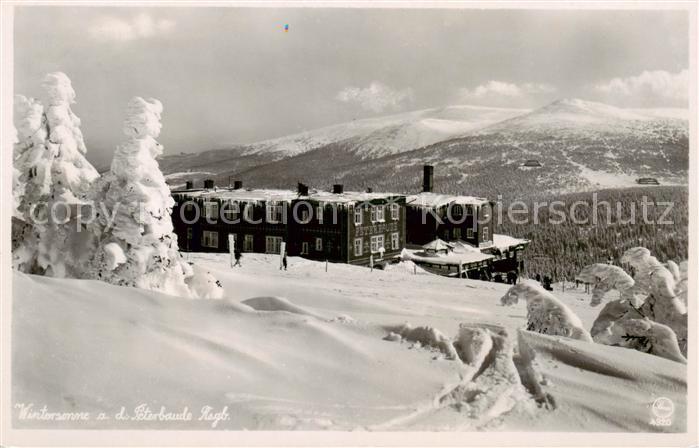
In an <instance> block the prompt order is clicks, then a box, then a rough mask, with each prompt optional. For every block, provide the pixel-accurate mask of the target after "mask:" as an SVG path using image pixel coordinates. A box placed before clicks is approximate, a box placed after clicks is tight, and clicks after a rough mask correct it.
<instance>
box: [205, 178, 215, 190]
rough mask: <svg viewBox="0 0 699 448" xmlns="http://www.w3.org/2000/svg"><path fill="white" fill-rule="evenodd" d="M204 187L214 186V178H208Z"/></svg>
mask: <svg viewBox="0 0 699 448" xmlns="http://www.w3.org/2000/svg"><path fill="white" fill-rule="evenodd" d="M204 188H214V180H213V179H206V180H205V181H204Z"/></svg>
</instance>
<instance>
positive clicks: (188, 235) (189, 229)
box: [187, 227, 192, 240]
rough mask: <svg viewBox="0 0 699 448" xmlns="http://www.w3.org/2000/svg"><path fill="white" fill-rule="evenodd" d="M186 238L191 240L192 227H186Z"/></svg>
mask: <svg viewBox="0 0 699 448" xmlns="http://www.w3.org/2000/svg"><path fill="white" fill-rule="evenodd" d="M187 239H188V240H191V239H192V228H191V227H187Z"/></svg>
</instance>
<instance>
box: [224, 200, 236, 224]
mask: <svg viewBox="0 0 699 448" xmlns="http://www.w3.org/2000/svg"><path fill="white" fill-rule="evenodd" d="M239 214H240V205H238V203H237V202H231V201H228V202H226V203H225V204H224V206H223V221H224V222H226V223H233V222H234V221H237V220H238V215H239Z"/></svg>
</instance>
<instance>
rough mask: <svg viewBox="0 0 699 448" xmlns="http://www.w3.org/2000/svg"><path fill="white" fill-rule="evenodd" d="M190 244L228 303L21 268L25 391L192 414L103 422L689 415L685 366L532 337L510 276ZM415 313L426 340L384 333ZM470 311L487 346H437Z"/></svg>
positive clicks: (523, 421) (50, 402) (611, 425)
mask: <svg viewBox="0 0 699 448" xmlns="http://www.w3.org/2000/svg"><path fill="white" fill-rule="evenodd" d="M190 258H191V260H192V261H195V262H196V263H197V264H199V265H200V266H202V267H205V268H207V269H209V270H210V271H211V272H212V273H213V274H214V275H215V276H216V277H217V278H219V279H220V280H221V282H222V283H223V284H224V286H225V288H226V290H227V292H228V295H227V298H226V299H223V300H220V301H203V300H195V301H188V300H183V299H179V298H176V297H170V296H164V295H160V294H156V293H152V292H146V291H141V290H136V289H127V288H121V287H115V286H110V285H107V284H104V283H100V282H92V281H79V280H57V279H51V278H44V277H34V276H26V275H23V274H15V275H14V279H13V280H14V285H13V286H14V291H15V295H14V312H13V341H14V346H13V375H14V390H13V401H14V402H15V403H42V404H44V403H45V404H46V405H47V407H48V408H49V410H51V411H76V410H87V411H90V412H93V413H97V412H100V411H104V412H106V413H107V414H108V415H114V414H116V413H118V412H119V410H120V408H121V406H124V407H125V409H126V412H128V413H129V415H130V417H132V416H133V415H134V411H133V410H134V408H135V407H137V406H139V405H141V404H145V405H147V406H150V408H151V410H152V411H153V412H155V413H157V412H159V410H160V406H165V407H166V409H167V411H168V412H182V408H183V407H185V406H187V407H188V408H189V411H190V412H192V413H193V417H192V418H193V420H192V421H190V422H187V423H182V422H155V421H133V420H130V419H127V420H124V421H121V422H116V421H114V419H110V420H107V421H94V420H93V421H91V422H90V423H89V424H87V426H92V427H106V428H124V427H129V428H133V427H140V428H155V427H170V428H177V429H183V427H188V428H202V429H208V428H211V425H212V424H213V422H212V421H198V420H197V419H198V418H199V416H200V410H201V407H202V406H207V405H208V406H212V407H213V411H215V412H220V411H221V410H222V409H224V407H226V406H227V414H228V416H229V417H228V418H226V419H224V420H221V421H219V423H218V424H217V426H216V428H219V429H221V428H225V429H332V430H352V429H367V430H400V429H411V430H418V429H423V430H425V429H428V430H459V429H460V430H474V429H485V430H516V429H525V430H542V431H548V430H576V431H586V430H590V431H620V430H628V431H681V430H682V429H683V428H684V427H685V422H684V418H685V417H684V416H685V413H686V411H685V404H684V399H683V397H684V395H685V394H686V379H685V375H686V373H685V366H683V365H682V364H679V363H674V362H671V361H668V360H665V359H662V358H659V357H655V356H651V355H647V354H644V353H640V352H636V351H633V350H627V349H620V348H616V347H607V346H602V345H598V344H589V343H581V342H579V341H571V340H567V339H563V338H555V337H548V336H543V335H539V334H534V333H529V332H520V335H519V336H518V332H519V329H521V327H522V326H523V325H525V323H526V318H525V314H526V309H525V306H524V304H519V305H516V306H514V307H503V306H501V305H500V301H499V298H500V297H501V296H502V295H503V294H504V292H505V291H506V290H507V287H506V286H505V285H499V284H493V283H482V282H477V281H468V280H463V281H460V280H454V279H449V278H445V277H438V276H433V275H430V274H427V273H425V272H424V271H422V270H420V269H419V268H414V266H413V265H412V264H409V263H402V264H399V265H395V266H391V268H390V269H389V270H387V271H374V272H369V270H368V269H366V268H361V267H354V266H347V265H335V264H331V265H329V266H328V271H327V272H326V271H325V265H324V264H323V263H317V262H312V261H308V260H303V259H299V258H296V257H290V258H289V270H288V271H279V270H278V259H277V257H274V256H268V255H259V254H245V256H244V257H243V260H242V262H243V267H242V268H236V269H235V270H233V269H231V268H229V267H228V256H226V255H217V254H191V255H190ZM557 296H558V297H559V298H561V300H562V301H564V302H565V303H566V304H567V305H568V306H569V307H570V308H571V309H573V310H574V311H575V312H576V313H577V314H578V315H579V316H580V317H581V319H582V321H583V323H584V324H585V325H586V326H587V327H588V328H589V327H590V326H591V325H592V321H593V320H594V317H595V315H596V312H597V310H596V309H593V308H591V307H589V305H588V302H589V296H586V295H585V294H584V293H582V292H581V291H572V292H569V293H566V294H563V295H561V294H559V293H557ZM520 305H521V306H520ZM404 323H409V324H411V325H412V327H411V328H419V327H426V328H425V330H420V331H418V332H413V336H412V338H413V339H412V341H411V340H403V341H400V340H386V337H387V335H388V334H389V332H390V331H391V329H392V328H393V329H395V327H396V326H401V325H402V324H404ZM463 324H467V325H472V326H473V325H476V326H478V327H477V328H481V330H478V331H481V332H482V333H483V334H486V333H487V334H490V335H491V336H490V337H491V338H492V341H493V343H492V346H491V347H492V348H491V349H490V350H491V353H492V355H491V356H485V357H482V358H480V361H474V362H473V363H470V364H469V363H467V362H466V361H465V360H463V359H461V358H459V357H457V358H456V359H448V357H447V356H446V355H445V354H444V353H442V352H440V351H439V350H438V349H437V348H436V345H435V341H436V339H435V337H436V336H438V335H440V334H441V335H443V336H444V337H445V340H447V341H450V340H454V339H455V338H456V337H457V334H459V332H460V330H459V327H460V326H461V325H463ZM503 334H507V337H505V336H503ZM406 335H407V333H406ZM388 339H395V338H388ZM408 339H410V338H408ZM459 340H460V341H461V342H462V343H465V342H464V341H465V339H463V338H461V337H459ZM432 345H435V348H432V347H431V346H432ZM460 347H461V349H463V348H464V346H463V345H462V346H460ZM475 348H476V346H473V347H472V349H475ZM459 356H462V355H459ZM658 396H664V397H668V398H670V399H672V400H673V402H674V403H675V415H674V418H673V424H672V426H670V427H665V428H661V427H654V426H651V425H650V424H649V423H648V422H649V421H650V419H651V418H652V413H651V410H650V406H651V404H652V402H653V400H654V399H655V397H658ZM19 423H20V424H21V425H22V426H24V427H31V426H34V427H40V426H42V425H46V422H40V421H39V422H27V421H22V422H19ZM62 425H63V426H64V427H70V426H71V423H68V422H63V423H62ZM72 425H73V427H81V428H85V427H86V424H85V423H73V424H72Z"/></svg>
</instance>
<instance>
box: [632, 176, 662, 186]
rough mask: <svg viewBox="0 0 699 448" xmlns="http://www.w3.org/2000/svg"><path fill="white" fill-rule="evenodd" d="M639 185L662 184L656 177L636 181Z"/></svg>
mask: <svg viewBox="0 0 699 448" xmlns="http://www.w3.org/2000/svg"><path fill="white" fill-rule="evenodd" d="M636 183H637V184H639V185H660V182H659V181H658V179H656V178H655V177H641V178H638V179H636Z"/></svg>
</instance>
